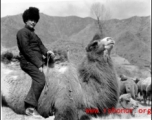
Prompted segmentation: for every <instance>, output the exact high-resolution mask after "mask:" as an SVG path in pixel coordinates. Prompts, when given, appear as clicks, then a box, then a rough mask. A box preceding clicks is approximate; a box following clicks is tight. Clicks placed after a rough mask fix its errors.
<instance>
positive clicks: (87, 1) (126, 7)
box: [1, 0, 151, 19]
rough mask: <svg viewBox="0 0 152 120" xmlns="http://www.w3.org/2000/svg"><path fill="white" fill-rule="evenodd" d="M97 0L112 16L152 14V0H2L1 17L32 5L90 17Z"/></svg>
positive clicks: (43, 10)
mask: <svg viewBox="0 0 152 120" xmlns="http://www.w3.org/2000/svg"><path fill="white" fill-rule="evenodd" d="M96 2H100V3H101V4H104V5H105V6H106V8H108V9H109V10H110V14H111V18H116V19H125V18H129V17H132V16H149V15H151V0H1V18H2V17H5V16H9V15H17V14H21V13H23V12H24V10H26V9H27V8H29V7H30V6H33V7H37V8H39V10H40V12H41V13H44V14H47V15H50V16H71V15H74V16H79V17H90V8H91V6H92V4H93V3H96Z"/></svg>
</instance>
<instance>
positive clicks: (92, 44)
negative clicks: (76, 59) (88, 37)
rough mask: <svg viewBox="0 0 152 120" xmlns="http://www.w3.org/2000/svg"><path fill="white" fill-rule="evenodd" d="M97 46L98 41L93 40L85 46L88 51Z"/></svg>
mask: <svg viewBox="0 0 152 120" xmlns="http://www.w3.org/2000/svg"><path fill="white" fill-rule="evenodd" d="M97 47H98V41H93V42H91V43H90V44H89V45H88V46H87V47H86V51H87V52H90V51H92V50H95V49H96V48H97Z"/></svg>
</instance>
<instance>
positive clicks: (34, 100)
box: [21, 63, 45, 109]
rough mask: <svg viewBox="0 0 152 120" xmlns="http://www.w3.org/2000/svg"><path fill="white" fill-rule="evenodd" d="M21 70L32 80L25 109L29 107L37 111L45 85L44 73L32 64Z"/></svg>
mask: <svg viewBox="0 0 152 120" xmlns="http://www.w3.org/2000/svg"><path fill="white" fill-rule="evenodd" d="M21 68H22V69H23V70H24V71H25V72H26V73H27V74H29V75H30V76H31V78H32V85H31V88H30V90H29V92H28V94H27V96H26V98H25V109H26V108H28V107H34V108H36V109H37V105H38V99H39V97H40V95H41V92H42V90H43V88H44V85H45V76H44V73H43V72H40V71H39V69H38V68H37V67H36V66H34V65H32V64H30V63H29V64H28V65H27V66H21Z"/></svg>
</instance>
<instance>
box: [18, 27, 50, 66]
mask: <svg viewBox="0 0 152 120" xmlns="http://www.w3.org/2000/svg"><path fill="white" fill-rule="evenodd" d="M16 37H17V44H18V48H19V51H20V56H21V64H22V63H24V62H30V63H32V64H34V65H35V66H36V67H37V68H39V67H41V66H42V64H43V61H42V55H44V56H46V54H47V51H48V50H47V49H46V48H45V46H44V45H43V43H42V41H41V40H40V38H39V37H38V36H37V35H36V34H35V33H34V29H31V28H29V27H28V26H26V25H25V27H24V28H23V29H21V30H19V31H18V33H17V36H16Z"/></svg>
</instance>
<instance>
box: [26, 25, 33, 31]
mask: <svg viewBox="0 0 152 120" xmlns="http://www.w3.org/2000/svg"><path fill="white" fill-rule="evenodd" d="M25 28H27V29H29V30H30V31H32V32H34V30H35V29H34V28H30V27H29V26H28V25H25Z"/></svg>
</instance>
